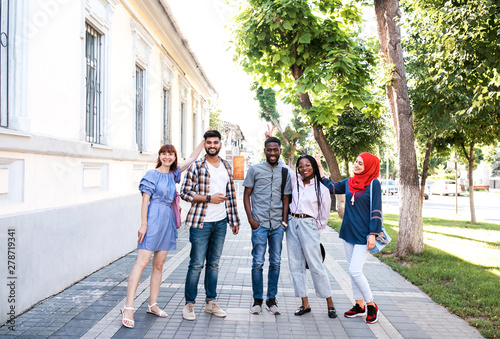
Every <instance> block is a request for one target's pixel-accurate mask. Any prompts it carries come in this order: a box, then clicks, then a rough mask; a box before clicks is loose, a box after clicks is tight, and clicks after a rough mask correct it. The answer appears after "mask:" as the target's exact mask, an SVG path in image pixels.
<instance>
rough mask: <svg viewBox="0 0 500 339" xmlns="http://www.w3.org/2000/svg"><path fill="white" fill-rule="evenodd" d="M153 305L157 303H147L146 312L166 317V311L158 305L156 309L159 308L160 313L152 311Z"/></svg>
mask: <svg viewBox="0 0 500 339" xmlns="http://www.w3.org/2000/svg"><path fill="white" fill-rule="evenodd" d="M155 305H156V306H158V303H154V304H153V305H148V310H147V311H146V312H147V313H151V314H154V315H156V316H157V317H160V318H166V317H167V315H168V314H167V312H165V311H164V310H162V309H160V308H159V307H158V309H159V310H160V313H156V312H153V310H152V308H153V306H155Z"/></svg>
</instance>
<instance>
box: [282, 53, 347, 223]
mask: <svg viewBox="0 0 500 339" xmlns="http://www.w3.org/2000/svg"><path fill="white" fill-rule="evenodd" d="M294 50H295V47H294ZM290 70H291V71H292V75H293V78H294V79H295V80H298V79H299V78H300V77H301V76H302V74H303V73H304V71H303V70H302V68H300V67H299V66H298V65H297V64H295V65H293V66H291V67H290ZM299 103H300V107H301V108H304V109H306V110H307V111H309V110H310V109H311V107H312V103H311V99H310V98H309V94H308V93H299ZM312 130H313V135H314V139H315V140H316V142H317V143H318V146H319V148H320V149H321V153H323V156H324V157H325V160H326V165H327V166H328V171H329V172H330V180H332V181H333V182H337V181H341V180H342V176H341V175H340V169H339V164H338V162H337V157H336V156H335V154H334V153H333V150H332V148H331V147H330V145H329V144H328V140H326V137H325V134H324V133H323V129H322V128H321V126H315V125H312ZM336 200H337V210H338V213H339V217H340V218H343V217H344V207H345V195H344V194H341V195H338V194H337V195H336Z"/></svg>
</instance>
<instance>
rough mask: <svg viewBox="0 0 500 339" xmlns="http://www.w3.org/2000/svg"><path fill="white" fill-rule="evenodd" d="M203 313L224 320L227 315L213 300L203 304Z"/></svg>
mask: <svg viewBox="0 0 500 339" xmlns="http://www.w3.org/2000/svg"><path fill="white" fill-rule="evenodd" d="M205 312H207V313H210V314H213V315H215V316H216V317H220V318H224V317H225V316H226V315H227V313H226V312H224V311H223V310H222V309H221V308H220V307H219V305H217V303H216V302H215V300H210V301H209V302H208V303H206V304H205Z"/></svg>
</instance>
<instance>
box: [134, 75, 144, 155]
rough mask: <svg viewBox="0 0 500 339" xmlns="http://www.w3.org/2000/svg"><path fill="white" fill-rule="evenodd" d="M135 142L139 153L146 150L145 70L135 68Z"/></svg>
mask: <svg viewBox="0 0 500 339" xmlns="http://www.w3.org/2000/svg"><path fill="white" fill-rule="evenodd" d="M135 91H136V97H135V141H136V143H137V148H138V149H139V152H142V151H143V148H144V142H143V140H144V69H142V68H140V67H139V66H136V68H135Z"/></svg>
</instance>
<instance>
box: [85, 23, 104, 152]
mask: <svg viewBox="0 0 500 339" xmlns="http://www.w3.org/2000/svg"><path fill="white" fill-rule="evenodd" d="M101 45H102V35H101V34H99V33H98V32H97V31H96V30H95V29H94V28H92V26H90V25H88V24H87V25H86V34H85V60H86V63H87V65H86V66H87V71H86V77H85V90H86V108H85V135H86V140H87V141H88V142H91V143H96V144H100V143H101V125H102V122H101V118H102V105H101V103H102V98H101V94H102V91H101V88H102V84H101V73H102V69H101V68H102V66H101V65H102V55H101Z"/></svg>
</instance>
